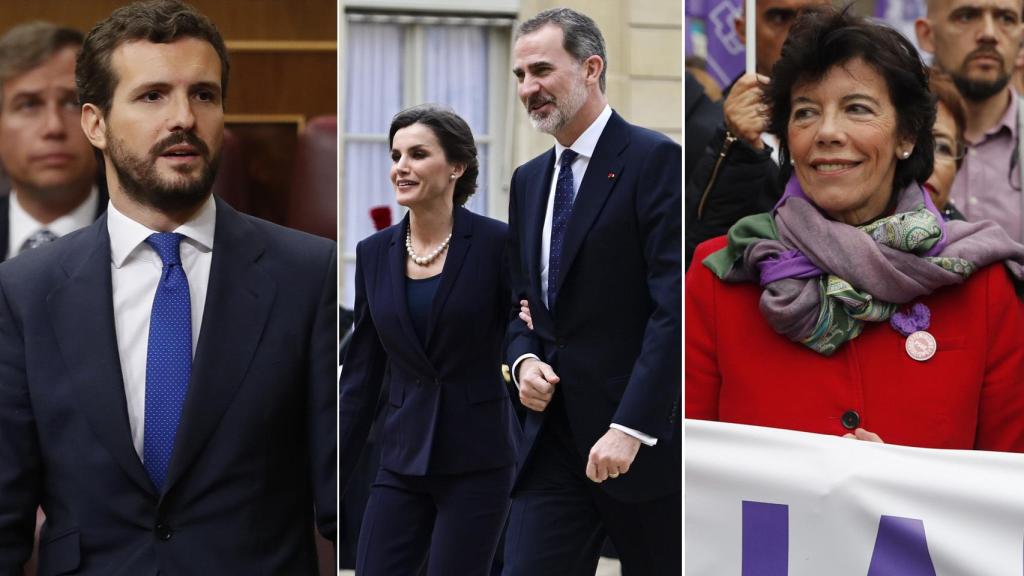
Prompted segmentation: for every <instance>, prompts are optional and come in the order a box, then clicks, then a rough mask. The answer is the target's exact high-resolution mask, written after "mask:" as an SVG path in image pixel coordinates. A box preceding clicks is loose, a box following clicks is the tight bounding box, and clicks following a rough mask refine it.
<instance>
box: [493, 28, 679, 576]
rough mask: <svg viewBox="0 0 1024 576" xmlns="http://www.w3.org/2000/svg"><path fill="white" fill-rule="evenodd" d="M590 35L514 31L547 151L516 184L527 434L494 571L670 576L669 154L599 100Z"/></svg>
mask: <svg viewBox="0 0 1024 576" xmlns="http://www.w3.org/2000/svg"><path fill="white" fill-rule="evenodd" d="M605 63H606V58H605V49H604V40H603V38H602V36H601V33H600V30H598V28H597V26H596V24H594V22H593V20H591V19H590V18H588V17H587V16H585V15H583V14H580V13H578V12H575V11H572V10H569V9H564V8H558V9H552V10H548V11H545V12H542V13H541V14H539V15H537V16H536V17H534V18H533V19H531V20H528V21H526V22H524V23H523V24H521V25H520V27H519V29H518V31H517V33H516V41H515V48H514V70H513V72H514V73H515V76H516V78H517V79H518V95H519V99H520V100H521V101H522V102H523V105H524V106H525V107H526V110H527V113H528V114H529V116H530V120H531V122H532V123H533V125H534V127H535V128H537V129H538V130H541V131H543V132H546V133H549V134H551V135H553V136H554V137H555V146H554V148H553V149H552V150H549V151H547V152H545V153H544V154H542V155H540V156H538V157H537V158H534V159H533V160H531V161H529V162H527V163H526V164H524V165H522V166H520V167H519V168H518V169H517V170H516V172H515V174H514V175H513V176H512V187H511V191H510V207H509V238H510V243H509V254H510V262H511V274H510V276H511V278H512V287H513V289H514V290H515V291H516V293H517V294H518V295H519V296H520V297H521V298H522V299H524V300H526V301H528V303H529V306H530V309H531V312H532V319H533V329H532V330H531V329H529V328H528V327H527V326H526V325H525V324H524V323H522V322H521V321H519V320H516V321H514V322H513V323H512V324H511V327H510V330H511V334H510V345H509V352H508V359H509V363H510V365H512V366H513V374H514V377H515V380H516V384H517V386H519V397H520V401H521V402H522V403H523V405H524V406H526V408H528V409H529V410H530V412H529V413H528V416H527V420H526V422H525V426H524V442H523V443H522V445H523V448H522V450H521V454H520V461H519V466H520V471H519V478H518V480H517V484H516V487H515V491H514V492H513V504H512V511H511V515H510V519H509V528H508V532H507V536H506V548H505V563H506V565H505V572H504V573H505V574H506V576H508V575H517V576H518V575H530V576H535V575H541V574H551V575H556V574H557V575H559V576H565V575H577V574H579V575H583V574H587V575H592V574H594V570H595V567H596V564H597V558H598V553H599V551H600V547H601V543H602V541H603V540H604V537H605V536H607V537H609V538H610V539H611V541H612V543H613V544H614V545H615V548H616V550H617V551H618V553H619V556H620V558H621V560H622V567H623V573H624V574H672V575H678V574H681V573H682V565H681V540H682V538H681V524H682V518H681V516H682V513H681V512H682V502H681V451H680V442H679V435H680V426H681V425H680V414H679V398H680V393H681V379H682V377H681V350H682V335H681V330H682V328H681V321H680V317H681V290H682V263H681V253H682V246H681V233H682V231H681V219H682V215H681V204H680V199H681V195H682V192H681V173H682V168H681V157H682V153H681V150H680V147H679V145H678V144H676V143H674V142H672V141H671V140H669V139H668V138H666V137H664V136H663V135H661V134H657V133H655V132H652V131H649V130H645V129H643V128H639V127H636V126H633V125H630V124H629V123H627V122H626V121H625V120H623V119H622V118H621V117H620V116H619V115H618V114H616V113H615V112H613V111H612V110H611V108H610V107H609V106H608V104H607V100H606V98H605V94H604V90H605Z"/></svg>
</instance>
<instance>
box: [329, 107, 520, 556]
mask: <svg viewBox="0 0 1024 576" xmlns="http://www.w3.org/2000/svg"><path fill="white" fill-rule="evenodd" d="M389 142H390V146H391V160H392V165H391V183H392V185H393V186H394V188H395V194H396V195H397V200H398V203H399V204H401V205H402V206H405V207H406V208H408V209H409V212H408V214H407V215H406V217H405V218H404V219H403V220H402V221H401V222H400V223H398V224H396V225H394V226H391V227H390V228H387V229H385V230H382V231H380V232H378V233H377V234H374V235H373V236H370V237H369V238H367V239H365V240H363V241H362V242H360V243H359V245H358V247H357V249H356V253H357V260H356V299H355V316H356V319H355V329H354V333H353V336H352V340H351V344H350V348H349V351H348V355H347V357H346V359H345V362H344V364H343V369H342V374H341V399H340V402H341V413H340V444H339V449H340V460H341V474H340V476H341V489H342V491H344V490H345V486H346V483H347V482H348V481H349V479H350V477H351V476H352V469H353V467H354V465H355V463H356V461H357V459H358V458H359V452H360V450H361V449H362V447H363V445H364V444H365V442H366V438H367V434H368V432H369V429H370V425H371V423H372V422H373V420H374V418H375V417H378V420H377V430H378V431H379V433H378V436H379V438H380V444H381V452H382V453H381V467H380V470H379V472H378V474H377V478H376V480H375V481H374V484H373V487H372V488H371V492H370V500H369V502H368V503H367V506H366V511H365V513H364V516H363V524H362V527H361V529H360V533H359V544H358V548H357V552H356V573H357V574H358V575H359V576H375V575H384V576H395V575H404V574H416V573H417V572H418V571H419V570H420V569H422V567H423V564H424V562H427V570H426V573H427V574H428V575H450V574H460V575H467V576H469V575H475V574H479V575H486V574H487V573H488V572H489V569H490V565H491V560H492V558H493V556H494V552H495V549H496V547H497V543H498V538H499V536H500V533H501V530H502V528H503V526H504V524H505V517H506V515H507V514H508V509H509V494H510V491H511V487H512V480H513V475H514V465H515V464H514V463H515V454H516V437H517V427H518V423H517V420H516V419H515V416H514V414H513V411H512V403H511V401H510V400H509V397H508V391H507V389H506V387H505V382H504V379H503V378H502V375H501V361H502V350H503V340H504V336H505V328H506V326H507V324H508V321H509V319H510V316H509V315H510V312H511V310H512V308H511V297H510V292H509V287H508V282H507V278H506V272H505V235H506V226H505V224H504V223H502V222H499V221H497V220H492V219H490V218H485V217H483V216H479V215H477V214H473V213H472V212H469V211H468V210H466V209H465V208H463V207H462V205H463V204H465V202H466V200H467V199H468V198H469V196H470V195H471V194H473V191H474V190H475V189H476V178H477V174H478V171H479V170H478V163H477V159H476V146H475V144H474V142H473V134H472V133H471V132H470V129H469V126H468V125H467V124H466V122H465V121H464V120H463V119H462V118H460V117H459V116H457V115H456V114H454V113H452V112H450V111H447V110H444V109H441V108H437V107H435V106H431V105H425V106H417V107H415V108H410V109H408V110H405V111H402V112H399V113H398V114H397V115H396V116H395V117H394V119H393V120H392V122H391V130H390V134H389ZM378 408H379V410H378ZM428 557H429V560H428Z"/></svg>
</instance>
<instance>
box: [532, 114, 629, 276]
mask: <svg viewBox="0 0 1024 576" xmlns="http://www.w3.org/2000/svg"><path fill="white" fill-rule="evenodd" d="M628 146H629V132H628V130H627V126H626V122H625V120H623V119H622V118H621V117H620V116H619V115H618V114H616V113H614V112H613V113H612V116H611V118H609V119H608V124H606V125H605V128H604V131H603V132H602V133H601V137H600V138H599V139H598V141H597V147H595V148H594V156H593V158H591V159H590V163H589V164H588V165H587V172H586V174H585V175H584V176H583V182H582V183H581V184H580V189H579V192H578V193H577V194H576V200H575V201H574V202H573V206H572V215H571V216H569V222H568V224H567V225H566V228H565V236H564V237H563V238H562V261H561V264H560V266H559V268H560V275H559V277H558V279H557V281H558V284H556V286H557V288H558V289H559V290H561V288H562V284H563V283H564V281H565V277H566V274H567V273H568V271H569V270H570V269H571V268H572V262H573V260H574V259H575V258H576V254H577V253H579V251H580V247H581V246H582V245H583V239H584V238H586V236H587V232H588V231H590V228H591V226H593V225H594V221H595V220H597V216H598V215H599V214H600V213H601V210H602V209H603V208H604V204H605V201H607V199H608V195H609V194H611V192H612V189H613V188H614V187H615V182H616V179H617V178H618V177H619V176H620V175H621V173H622V169H623V167H624V165H625V159H624V157H623V155H622V152H623V150H625V149H626V148H627V147H628ZM552 281H553V280H552V279H550V278H549V279H548V282H552Z"/></svg>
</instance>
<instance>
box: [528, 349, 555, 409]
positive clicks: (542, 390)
mask: <svg viewBox="0 0 1024 576" xmlns="http://www.w3.org/2000/svg"><path fill="white" fill-rule="evenodd" d="M558 380H559V378H558V375H557V374H555V371H554V370H552V369H551V366H550V365H548V364H545V363H544V362H541V361H540V360H537V359H536V358H527V359H526V360H523V361H522V362H521V363H520V364H519V401H520V402H522V403H523V406H526V407H527V408H529V409H530V410H533V411H535V412H543V411H544V409H545V408H547V407H548V403H549V402H551V396H552V395H553V394H554V393H555V384H558Z"/></svg>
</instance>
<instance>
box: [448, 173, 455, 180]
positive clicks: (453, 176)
mask: <svg viewBox="0 0 1024 576" xmlns="http://www.w3.org/2000/svg"><path fill="white" fill-rule="evenodd" d="M448 179H449V180H455V173H454V172H452V174H451V176H449V177H448Z"/></svg>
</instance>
